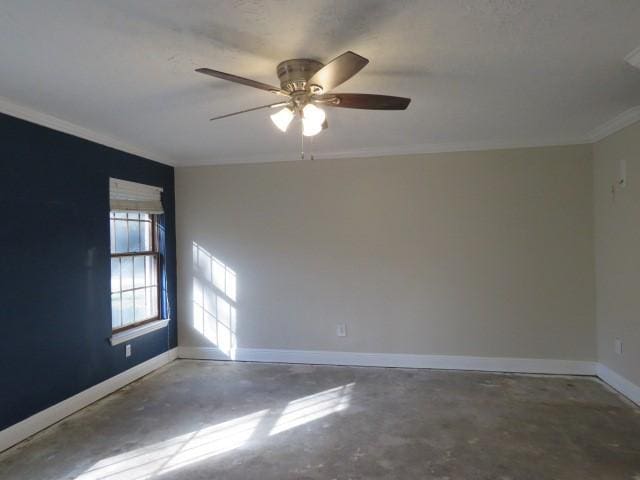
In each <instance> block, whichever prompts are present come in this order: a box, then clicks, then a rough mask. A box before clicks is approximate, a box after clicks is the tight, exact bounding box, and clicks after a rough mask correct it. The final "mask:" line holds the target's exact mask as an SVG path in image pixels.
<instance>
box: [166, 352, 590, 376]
mask: <svg viewBox="0 0 640 480" xmlns="http://www.w3.org/2000/svg"><path fill="white" fill-rule="evenodd" d="M178 357H179V358H190V359H202V360H239V361H245V362H273V363H310V364H321V365H357V366H366V367H404V368H435V369H444V370H479V371H487V372H512V373H543V374H557V375H595V374H596V365H597V364H596V362H587V361H575V360H549V359H541V358H505V357H466V356H454V355H413V354H400V353H359V352H332V351H313V350H272V349H258V348H237V349H236V350H235V351H234V352H232V354H231V355H225V354H224V353H223V352H221V351H220V350H218V349H217V348H212V347H179V348H178Z"/></svg>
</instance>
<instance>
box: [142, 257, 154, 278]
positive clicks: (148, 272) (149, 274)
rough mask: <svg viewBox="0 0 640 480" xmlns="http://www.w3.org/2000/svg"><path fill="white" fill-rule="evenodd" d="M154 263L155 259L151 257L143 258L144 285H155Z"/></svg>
mask: <svg viewBox="0 0 640 480" xmlns="http://www.w3.org/2000/svg"><path fill="white" fill-rule="evenodd" d="M155 262H156V259H155V258H153V257H145V258H144V264H145V268H144V271H145V284H146V285H155V284H156V282H155V279H154V273H153V272H154V269H155Z"/></svg>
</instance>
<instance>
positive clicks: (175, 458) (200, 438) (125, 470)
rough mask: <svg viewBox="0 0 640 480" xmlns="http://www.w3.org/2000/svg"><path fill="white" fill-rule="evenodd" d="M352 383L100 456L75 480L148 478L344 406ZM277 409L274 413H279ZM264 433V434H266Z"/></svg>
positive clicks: (335, 410) (349, 397) (235, 447)
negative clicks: (152, 442) (147, 444)
mask: <svg viewBox="0 0 640 480" xmlns="http://www.w3.org/2000/svg"><path fill="white" fill-rule="evenodd" d="M354 386H355V383H349V384H347V385H342V386H339V387H336V388H331V389H329V390H325V391H323V392H319V393H316V394H313V395H309V396H307V397H303V398H299V399H297V400H292V401H291V402H289V403H287V405H286V406H285V407H284V409H282V407H279V408H274V409H263V410H260V411H258V412H255V413H251V414H249V415H244V416H241V417H238V418H235V419H233V420H229V421H226V422H223V423H218V424H216V425H212V426H209V427H205V428H202V429H200V430H196V431H193V432H190V433H187V434H184V435H179V436H176V437H173V438H171V439H169V440H165V441H162V442H158V443H155V444H153V445H149V446H147V447H142V448H138V449H135V450H131V451H129V452H125V453H122V454H119V455H114V456H112V457H108V458H105V459H103V460H100V461H99V462H97V463H96V464H95V465H93V466H91V468H89V469H88V470H86V471H85V472H84V473H83V474H82V475H80V476H79V477H77V478H76V480H98V479H101V480H150V479H153V478H158V477H161V476H163V475H165V474H167V473H169V472H173V471H175V470H177V469H180V468H183V467H186V466H189V465H192V464H194V463H197V462H201V461H204V460H208V459H211V458H213V457H215V456H217V455H221V454H223V453H226V452H230V451H232V450H235V449H237V448H240V447H242V446H245V445H247V443H249V442H253V443H255V444H260V443H261V442H264V441H266V440H267V439H268V438H269V437H271V436H273V435H276V434H278V433H281V432H284V431H287V430H290V429H293V428H296V427H299V426H301V425H304V424H307V423H309V422H313V421H314V420H318V419H320V418H323V417H326V416H327V415H330V414H333V413H337V412H340V411H344V410H347V409H348V408H349V405H350V403H351V399H352V393H353V388H354ZM280 411H281V413H280V414H279V415H278V412H280ZM266 432H269V434H268V435H265V433H266Z"/></svg>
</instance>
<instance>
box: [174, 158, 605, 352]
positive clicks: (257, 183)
mask: <svg viewBox="0 0 640 480" xmlns="http://www.w3.org/2000/svg"><path fill="white" fill-rule="evenodd" d="M592 180H593V177H592V151H591V147H590V146H570V147H554V148H537V149H520V150H501V151H489V152H473V153H472V152H466V153H450V154H432V155H419V156H403V157H391V158H375V159H371V158H370V159H351V160H316V161H299V162H289V163H275V164H273V163H272V164H257V165H236V166H218V167H195V168H178V169H176V190H177V192H176V195H177V223H178V227H177V231H178V255H179V259H178V262H179V285H180V291H179V300H180V305H179V308H180V315H179V318H180V322H181V324H180V345H182V346H210V345H211V344H212V343H215V342H216V341H220V342H222V343H223V344H224V345H226V344H227V343H226V342H227V340H226V339H225V338H222V339H221V340H216V338H215V333H214V332H215V329H213V328H212V327H213V326H214V325H213V322H215V320H214V319H213V317H209V319H208V322H206V321H205V322H204V324H203V323H202V313H203V310H202V309H201V307H199V306H196V307H195V308H196V313H197V319H196V320H195V323H194V314H193V313H194V312H193V310H194V306H193V303H192V299H193V285H194V277H195V278H196V283H197V285H196V290H197V296H198V297H199V298H200V299H201V300H200V303H202V301H203V300H202V296H201V293H200V288H202V287H203V285H204V289H205V292H207V293H206V294H205V299H204V302H205V303H208V304H209V305H208V306H207V310H208V311H210V310H212V309H213V307H212V305H211V304H212V303H213V301H212V300H213V299H214V295H217V296H218V298H219V300H218V308H219V309H220V312H221V313H219V316H220V317H221V318H222V320H218V321H220V322H221V323H223V324H225V325H226V324H227V323H228V321H227V320H226V317H227V316H228V315H229V313H228V312H229V308H235V309H236V321H235V328H234V330H235V335H236V337H237V344H238V345H239V346H241V347H254V348H277V349H302V350H306V349H309V350H337V351H357V352H376V353H377V352H388V353H416V354H446V355H473V356H506V357H522V358H525V357H526V358H552V359H573V360H595V358H596V346H595V335H594V332H595V317H594V311H595V305H594V297H595V293H594V287H595V280H594V262H593V251H594V247H593V211H592V205H593V199H592ZM194 242H196V243H197V244H198V245H199V248H200V251H199V252H200V253H199V255H200V260H201V261H202V260H203V259H205V258H207V257H206V255H212V256H214V257H216V258H217V260H218V261H219V262H220V263H218V264H216V265H217V268H218V274H217V278H218V279H219V280H218V281H217V282H213V281H212V280H211V274H210V272H208V268H209V267H207V266H206V265H205V264H204V263H203V264H202V266H201V267H198V268H194V266H193V257H194V245H193V243H194ZM207 262H208V260H207ZM205 263H206V262H205ZM222 264H225V265H226V266H227V267H228V268H229V269H232V270H233V272H235V276H236V279H237V297H236V300H235V301H234V300H233V298H234V297H235V296H234V294H233V291H232V290H233V288H232V287H228V289H230V290H231V292H229V291H227V292H223V291H222V290H224V289H225V286H224V285H221V281H222V280H220V279H224V267H222V266H221V265H222ZM227 273H228V275H227V283H228V284H231V283H232V280H233V273H231V271H229V272H227ZM214 276H215V275H214ZM207 277H208V278H209V279H208V280H207ZM211 283H217V284H218V285H217V287H215V286H212V285H211ZM207 298H208V299H207ZM227 304H231V305H232V307H227ZM338 323H346V324H347V329H348V336H347V337H344V338H342V337H337V336H336V324H338ZM225 328H226V327H225ZM222 331H223V333H224V335H226V331H225V330H224V328H223V329H222ZM224 335H223V336H224Z"/></svg>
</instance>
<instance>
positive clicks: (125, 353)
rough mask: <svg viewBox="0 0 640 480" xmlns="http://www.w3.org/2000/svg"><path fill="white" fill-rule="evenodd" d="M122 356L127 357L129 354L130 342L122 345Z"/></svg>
mask: <svg viewBox="0 0 640 480" xmlns="http://www.w3.org/2000/svg"><path fill="white" fill-rule="evenodd" d="M124 356H125V357H127V358H129V357H130V356H131V344H130V343H127V344H126V345H125V347H124Z"/></svg>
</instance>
